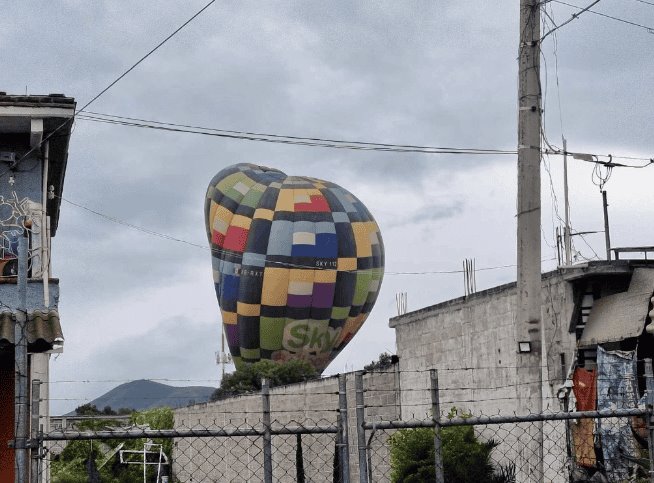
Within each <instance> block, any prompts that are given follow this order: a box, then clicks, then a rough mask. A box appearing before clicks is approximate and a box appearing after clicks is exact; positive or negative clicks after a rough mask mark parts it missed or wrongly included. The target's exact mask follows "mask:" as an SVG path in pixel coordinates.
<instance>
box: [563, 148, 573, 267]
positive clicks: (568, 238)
mask: <svg viewBox="0 0 654 483" xmlns="http://www.w3.org/2000/svg"><path fill="white" fill-rule="evenodd" d="M563 205H564V209H565V212H564V217H565V228H564V229H563V246H564V250H565V264H566V265H571V264H572V234H571V229H570V200H569V198H568V141H567V140H566V139H565V138H563Z"/></svg>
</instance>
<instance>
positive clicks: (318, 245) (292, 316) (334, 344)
mask: <svg viewBox="0 0 654 483" xmlns="http://www.w3.org/2000/svg"><path fill="white" fill-rule="evenodd" d="M205 221H206V229H207V236H208V238H209V242H210V244H211V250H212V263H213V277H214V283H215V288H216V295H217V297H218V304H219V305H220V309H221V313H222V319H223V327H224V331H225V336H226V338H227V343H228V345H229V350H230V352H231V354H232V357H233V359H234V362H235V364H236V367H237V368H238V367H241V366H242V365H243V364H244V363H250V362H256V361H259V360H261V359H269V360H273V361H287V360H291V359H302V360H306V361H309V362H310V363H311V364H312V365H313V366H314V367H315V368H316V370H317V371H318V372H322V371H323V370H324V369H325V368H326V367H327V366H328V365H329V363H330V362H331V361H332V360H333V359H334V358H335V357H336V356H337V355H338V354H339V353H340V351H341V350H343V348H344V347H345V346H346V345H347V343H348V342H349V341H350V340H351V339H352V337H354V334H356V333H357V331H358V330H359V329H360V328H361V326H362V325H363V323H364V322H365V320H366V318H367V317H368V315H369V314H370V311H371V310H372V307H373V305H374V303H375V300H376V299H377V294H378V293H379V288H380V285H381V281H382V276H383V272H384V245H383V242H382V237H381V233H380V232H379V227H378V226H377V223H376V222H375V220H374V219H373V217H372V215H371V214H370V212H369V211H368V210H367V209H366V207H365V206H364V205H363V203H361V202H360V201H359V200H358V199H357V198H356V197H355V196H354V195H352V194H351V193H350V192H348V191H347V190H345V189H343V188H341V187H340V186H338V185H336V184H334V183H330V182H328V181H322V180H319V179H315V178H305V177H298V176H287V175H286V174H284V173H282V172H281V171H278V170H276V169H272V168H266V167H263V166H256V165H253V164H237V165H234V166H230V167H228V168H226V169H223V170H222V171H220V172H219V173H218V174H217V175H216V176H215V177H214V178H213V180H211V183H210V184H209V188H208V190H207V197H206V200H205Z"/></svg>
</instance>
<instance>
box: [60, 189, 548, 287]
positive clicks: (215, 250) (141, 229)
mask: <svg viewBox="0 0 654 483" xmlns="http://www.w3.org/2000/svg"><path fill="white" fill-rule="evenodd" d="M60 199H61V200H62V201H65V202H66V203H68V204H70V205H72V206H75V207H77V208H80V209H82V210H85V211H87V212H89V213H91V214H93V215H96V216H98V217H100V218H102V219H104V220H107V221H111V222H112V223H116V224H119V225H122V226H125V227H127V228H131V229H133V230H136V231H139V232H141V233H145V234H146V235H150V236H155V237H158V238H163V239H164V240H169V241H174V242H177V243H183V244H185V245H189V246H192V247H195V248H199V249H202V250H207V251H211V252H212V253H218V254H224V255H229V256H231V257H234V256H235V254H234V253H233V252H230V251H227V250H221V249H219V248H211V247H208V246H206V245H201V244H199V243H194V242H191V241H188V240H184V239H182V238H177V237H174V236H171V235H167V234H165V233H160V232H157V231H154V230H150V229H148V228H144V227H141V226H138V225H135V224H133V223H129V222H127V221H125V220H121V219H120V218H116V217H115V216H111V215H107V214H105V213H102V212H100V211H97V210H94V209H92V208H89V207H87V206H84V205H82V204H80V203H76V202H74V201H71V200H68V199H66V198H64V197H60ZM262 256H263V257H265V255H262ZM552 260H555V258H548V259H545V260H542V262H547V261H552ZM267 263H274V264H275V265H280V266H283V267H289V268H310V269H313V270H333V269H329V268H322V267H315V266H313V265H302V264H297V263H287V262H278V261H272V260H268V261H267ZM513 267H516V265H515V264H511V265H497V266H492V267H482V268H477V269H476V271H479V272H481V271H488V270H500V269H505V268H513ZM346 271H347V272H358V271H359V270H346ZM463 272H464V271H463V270H431V271H418V272H391V271H385V272H384V275H449V274H455V273H463Z"/></svg>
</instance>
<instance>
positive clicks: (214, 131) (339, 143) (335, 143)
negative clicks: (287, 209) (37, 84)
mask: <svg viewBox="0 0 654 483" xmlns="http://www.w3.org/2000/svg"><path fill="white" fill-rule="evenodd" d="M89 114H91V113H89ZM78 117H79V119H82V120H85V121H93V122H101V123H107V124H115V125H120V126H128V127H138V128H148V129H155V130H162V131H171V132H181V133H187V134H199V135H204V136H215V137H222V138H228V139H238V140H246V141H259V142H268V143H279V144H294V145H300V146H316V147H324V148H335V149H351V150H361V151H390V152H401V153H425V154H468V155H515V154H517V151H515V150H508V149H485V148H453V147H437V146H419V145H410V144H389V143H378V142H366V141H347V140H337V139H326V138H314V137H301V136H292V135H280V134H267V133H258V132H250V131H234V130H228V129H218V128H210V127H202V126H193V125H189V124H178V123H172V122H162V121H151V120H146V119H139V118H130V117H125V116H116V115H111V114H101V113H93V114H92V115H88V114H84V115H80V116H78Z"/></svg>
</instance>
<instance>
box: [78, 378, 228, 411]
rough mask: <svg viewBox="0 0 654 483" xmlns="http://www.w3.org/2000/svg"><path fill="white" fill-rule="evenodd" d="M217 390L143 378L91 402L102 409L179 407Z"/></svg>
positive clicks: (208, 395)
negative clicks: (181, 385)
mask: <svg viewBox="0 0 654 483" xmlns="http://www.w3.org/2000/svg"><path fill="white" fill-rule="evenodd" d="M215 390H216V388H215V387H207V386H186V387H176V386H168V385H166V384H161V383H159V382H153V381H147V380H144V379H141V380H138V381H131V382H126V383H125V384H121V385H120V386H117V387H115V388H113V389H112V390H111V391H109V392H107V393H106V394H103V395H102V396H100V397H99V398H97V399H94V400H93V401H91V403H90V404H94V405H95V407H97V408H98V409H99V410H101V411H102V409H103V408H104V407H106V406H111V408H112V409H114V410H118V409H120V408H130V409H136V410H142V409H150V408H156V407H161V406H169V407H171V408H178V407H182V406H187V405H189V404H193V403H201V402H206V401H208V400H209V398H210V397H211V394H212V393H213V392H214V391H215Z"/></svg>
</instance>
